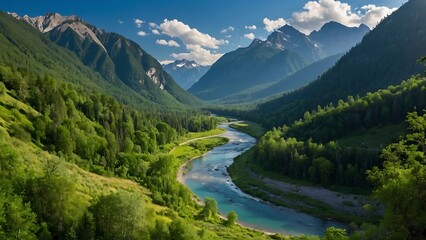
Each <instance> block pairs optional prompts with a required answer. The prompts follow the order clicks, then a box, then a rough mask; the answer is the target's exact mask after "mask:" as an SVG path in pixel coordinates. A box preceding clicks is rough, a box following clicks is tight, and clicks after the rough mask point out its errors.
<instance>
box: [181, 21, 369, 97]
mask: <svg viewBox="0 0 426 240" xmlns="http://www.w3.org/2000/svg"><path fill="white" fill-rule="evenodd" d="M368 30H369V29H368V27H366V26H365V25H361V26H360V27H358V28H350V27H346V26H344V25H341V24H338V23H335V22H330V23H328V24H326V25H324V26H323V28H321V29H320V30H319V31H317V32H313V33H312V34H311V35H310V36H306V35H305V34H303V33H301V32H299V31H298V30H296V29H295V28H293V27H291V26H289V25H285V26H283V27H282V28H280V29H277V30H275V31H274V32H273V33H272V34H271V35H270V36H269V37H268V38H267V39H266V40H265V41H262V40H259V39H255V40H254V41H253V42H252V43H251V44H250V46H248V47H245V48H239V49H237V50H235V51H233V52H230V53H227V54H225V55H224V56H222V57H221V58H220V59H219V60H218V61H217V62H216V63H215V64H213V66H212V67H211V68H210V70H209V71H208V72H207V73H206V74H205V75H204V76H203V77H202V78H201V79H200V81H198V82H197V83H196V84H194V85H193V86H192V87H191V88H190V89H189V92H191V93H192V94H194V95H195V96H197V97H199V98H201V99H204V100H208V101H213V100H214V101H220V102H225V103H226V102H227V100H226V99H233V100H232V102H234V103H238V102H244V101H245V100H247V98H242V99H240V101H239V100H238V98H237V97H230V96H238V95H239V94H244V93H247V92H256V91H257V90H260V89H261V88H262V86H263V88H264V87H265V85H270V84H272V83H276V82H278V81H280V80H283V79H285V78H287V77H289V76H290V75H292V74H294V73H296V72H298V71H300V70H302V69H303V68H305V67H307V66H309V65H311V64H312V63H315V62H317V61H320V60H322V59H324V58H326V57H327V56H333V55H337V54H339V53H344V52H346V51H348V50H349V49H350V48H351V47H353V46H354V45H356V43H358V42H360V41H361V39H362V37H363V36H364V34H365V33H367V32H368ZM326 63H329V65H326V66H325V69H324V67H322V68H318V69H321V70H322V71H326V70H327V69H328V68H329V67H331V66H333V64H334V63H335V62H333V61H326ZM322 66H324V65H322ZM315 73H318V75H320V74H322V73H323V72H318V71H315ZM316 77H317V76H315V77H310V79H308V80H306V79H302V80H301V82H303V83H305V84H307V83H309V82H310V81H313V80H315V78H316ZM294 86H297V87H301V86H303V85H300V84H296V85H294ZM288 89H292V88H291V87H285V86H284V87H282V88H281V90H282V91H285V90H288Z"/></svg>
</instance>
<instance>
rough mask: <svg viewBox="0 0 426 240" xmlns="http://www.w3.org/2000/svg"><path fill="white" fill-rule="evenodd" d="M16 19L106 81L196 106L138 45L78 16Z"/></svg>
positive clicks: (159, 98) (153, 98)
mask: <svg viewBox="0 0 426 240" xmlns="http://www.w3.org/2000/svg"><path fill="white" fill-rule="evenodd" d="M15 17H16V16H15ZM16 18H18V19H21V20H23V21H25V22H27V23H29V24H30V25H31V26H33V27H35V28H36V29H38V30H39V31H40V32H42V33H43V34H45V35H46V36H47V37H48V38H49V39H50V40H51V41H53V42H54V43H56V44H58V45H59V46H61V47H65V48H67V49H69V50H71V51H72V52H74V53H75V54H76V55H77V56H78V57H79V58H80V59H81V61H83V63H84V64H85V65H87V66H89V67H91V68H92V69H94V70H95V71H97V72H99V73H100V74H101V75H102V76H103V77H105V78H106V79H107V80H109V81H111V82H117V81H121V82H123V83H124V84H126V85H127V86H129V87H130V88H132V89H133V90H134V91H136V92H138V93H139V94H141V95H142V96H144V97H145V98H147V99H150V100H151V101H154V102H164V101H165V99H167V98H169V96H168V95H170V96H172V97H173V98H175V99H176V100H177V101H178V102H180V103H182V104H185V105H197V103H198V102H199V100H198V99H196V98H195V97H194V96H192V95H191V94H189V93H187V92H186V91H184V90H183V89H181V88H180V87H179V85H178V84H176V83H175V81H174V80H173V79H172V77H171V76H170V75H169V74H168V73H166V72H165V71H164V69H163V68H162V66H161V64H160V63H159V62H158V61H157V60H156V59H155V58H153V57H152V56H151V55H149V54H148V53H147V52H145V51H144V50H143V49H142V48H141V47H140V46H139V45H138V44H137V43H135V42H133V41H131V40H129V39H127V38H125V37H123V36H121V35H119V34H117V33H108V32H106V31H104V30H102V29H99V28H97V27H96V26H93V25H91V24H90V23H87V22H86V21H84V20H83V19H81V18H79V17H77V16H61V15H60V14H58V13H48V14H46V15H44V16H38V17H34V18H30V17H28V16H24V17H19V16H18V17H16Z"/></svg>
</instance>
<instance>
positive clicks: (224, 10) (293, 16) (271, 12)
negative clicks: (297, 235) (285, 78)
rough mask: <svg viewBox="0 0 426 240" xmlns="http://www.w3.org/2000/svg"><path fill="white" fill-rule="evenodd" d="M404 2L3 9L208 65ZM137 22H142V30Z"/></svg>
mask: <svg viewBox="0 0 426 240" xmlns="http://www.w3.org/2000/svg"><path fill="white" fill-rule="evenodd" d="M406 1H407V0H341V1H336V0H312V1H310V2H308V1H306V0H185V1H183V0H129V1H127V0H121V1H105V0H104V1H100V0H91V1H87V0H85V1H83V0H61V1H52V0H2V1H1V2H0V9H1V10H2V11H7V12H16V13H18V14H19V15H21V16H22V15H25V14H27V15H29V16H39V15H44V14H45V13H47V12H58V13H60V14H61V15H65V16H67V15H78V16H80V17H82V18H83V19H85V20H86V21H88V22H89V23H91V24H93V25H95V26H97V27H100V28H102V29H105V30H106V31H109V32H117V33H119V34H122V35H124V36H126V37H128V38H130V39H132V40H134V41H135V42H137V43H138V44H140V45H141V46H142V48H143V49H145V50H146V51H147V52H149V53H150V54H151V55H153V56H154V57H156V58H157V59H158V60H160V61H163V60H175V59H179V58H189V59H190V60H196V61H197V62H199V63H201V64H203V65H209V64H212V63H213V62H214V61H215V60H216V59H217V58H219V57H220V56H221V55H222V54H223V53H226V52H229V51H232V50H235V49H236V48H238V47H240V46H243V47H244V46H247V45H249V44H250V43H251V41H252V39H253V37H255V38H260V39H263V38H266V37H267V36H268V35H269V34H270V32H271V31H273V30H274V29H275V28H277V27H279V26H282V25H283V24H291V25H293V26H294V27H296V28H297V29H299V30H300V31H303V32H305V33H309V32H310V31H312V30H314V29H318V28H320V27H321V26H322V24H323V23H324V22H327V21H330V20H334V21H338V22H341V23H342V24H345V25H349V26H357V25H359V24H360V23H364V24H367V25H369V26H370V27H374V25H375V24H376V23H377V21H379V20H380V19H379V18H382V17H383V16H385V15H387V14H389V13H391V12H392V11H393V10H395V9H396V8H398V7H400V6H401V5H402V4H403V3H405V2H406ZM349 9H350V11H349ZM137 19H139V20H141V21H142V23H141V24H140V25H139V27H138V26H137V23H140V22H136V20H137ZM165 19H167V21H165ZM135 22H136V23H135ZM150 23H151V24H150ZM253 25H254V26H256V29H254V27H253ZM138 33H139V35H138Z"/></svg>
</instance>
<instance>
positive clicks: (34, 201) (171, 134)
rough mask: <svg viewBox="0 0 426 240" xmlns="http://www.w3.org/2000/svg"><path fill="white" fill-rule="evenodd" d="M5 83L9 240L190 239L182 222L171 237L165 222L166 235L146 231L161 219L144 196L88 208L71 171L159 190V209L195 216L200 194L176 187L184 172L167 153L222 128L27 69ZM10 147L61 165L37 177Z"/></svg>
mask: <svg viewBox="0 0 426 240" xmlns="http://www.w3.org/2000/svg"><path fill="white" fill-rule="evenodd" d="M0 80H1V81H0V98H1V105H0V120H1V121H0V130H1V132H2V134H1V135H2V137H1V139H0V140H1V145H0V148H1V151H0V155H1V156H0V158H1V161H0V162H1V167H0V169H1V178H2V181H1V189H2V195H1V196H0V199H1V200H0V203H1V205H0V206H2V208H0V209H1V211H2V212H1V213H2V214H1V218H0V226H1V228H0V229H1V231H0V235H1V236H2V238H3V239H12V238H13V239H99V238H100V239H148V238H149V236H150V235H153V236H155V235H156V234H157V235H158V234H160V235H162V234H165V233H164V232H160V231H166V232H167V234H174V235H175V234H176V235H177V236H179V234H181V235H182V234H183V235H184V234H192V233H187V231H190V228H188V226H187V225H186V224H187V223H186V222H182V220H179V218H176V219H177V220H176V221H177V222H176V223H175V222H173V223H172V224H171V225H170V229H168V228H169V227H168V225H169V224H167V223H165V222H164V221H160V220H161V219H160V220H159V221H157V225H158V226H157V225H155V222H154V223H153V222H151V221H150V220H149V221H148V219H151V218H153V217H154V216H155V215H156V214H155V213H154V211H153V209H152V207H147V206H146V204H145V203H146V202H147V201H148V200H147V198H146V196H140V195H138V194H135V193H131V192H130V193H129V192H120V191H119V192H116V193H112V194H106V195H101V196H99V198H98V199H97V200H96V201H93V202H92V203H91V204H89V205H87V203H86V202H85V201H82V200H81V199H80V197H78V194H79V192H78V191H77V190H76V189H77V188H78V187H79V186H78V185H77V184H76V183H75V182H74V179H73V178H72V177H70V175H69V174H66V173H65V170H64V169H63V168H64V167H63V165H64V164H65V163H64V162H67V163H75V164H77V165H78V166H80V167H81V168H82V169H86V170H89V171H91V172H94V173H97V174H100V175H104V176H108V177H112V176H118V177H122V178H129V179H132V180H134V181H136V182H138V183H139V184H141V185H142V186H145V187H147V188H148V189H150V190H151V192H152V199H153V200H152V201H153V202H154V203H156V204H160V205H163V206H167V207H170V208H171V209H174V210H176V211H179V212H181V213H182V214H185V215H186V214H192V212H191V211H194V210H193V209H194V207H195V206H194V203H193V201H192V194H191V193H190V191H189V190H188V189H187V188H186V187H184V186H183V185H181V184H179V183H178V182H177V181H176V179H175V175H176V169H177V166H178V165H179V162H178V161H177V160H176V159H174V158H173V157H172V156H171V155H168V154H166V153H167V152H165V151H164V150H163V147H164V146H166V145H167V144H169V143H172V142H174V141H175V140H176V139H177V138H178V137H179V136H182V135H184V134H185V133H187V132H188V131H205V130H210V129H212V128H215V127H216V126H217V123H218V120H217V119H216V118H212V117H209V116H207V115H203V114H201V113H197V112H191V111H187V112H180V113H170V114H165V113H161V114H160V113H156V112H152V111H151V112H148V111H147V112H142V111H138V110H135V109H133V108H130V107H128V106H125V105H123V104H120V103H119V102H117V101H116V100H115V99H113V98H112V97H109V96H107V95H104V94H102V93H99V92H96V91H92V90H86V89H84V88H82V87H79V86H77V85H74V84H72V83H64V82H58V81H56V80H55V79H54V78H52V77H51V76H48V75H45V76H39V75H37V74H33V73H32V72H31V71H28V70H26V69H16V68H11V67H5V66H3V67H0ZM10 142H17V143H15V144H19V147H20V148H23V149H25V147H22V145H24V146H29V147H28V148H29V149H33V148H36V149H39V150H37V151H38V152H40V151H41V150H44V151H45V153H46V154H45V155H48V154H47V153H51V154H54V155H56V156H58V157H59V159H58V158H54V159H57V160H48V161H45V163H44V164H42V165H43V166H42V167H40V169H39V170H40V171H39V172H38V173H34V172H33V173H31V170H30V169H31V168H36V167H35V166H26V164H28V163H25V161H31V162H34V161H35V160H34V159H31V158H30V157H29V156H28V155H26V154H23V155H24V156H22V154H20V153H19V152H18V151H17V150H15V148H16V147H14V145H12V143H10ZM39 154H40V153H37V155H39ZM50 158H51V157H50ZM36 159H37V158H36ZM24 169H25V171H24ZM26 171H30V172H26ZM94 190H95V189H94ZM91 191H93V190H91ZM85 206H86V207H87V208H86V207H85ZM84 209H86V210H84ZM215 213H216V212H215ZM164 228H166V230H165V229H164ZM169 230H170V233H169ZM173 231H180V232H179V233H173ZM189 236H191V235H189ZM192 236H193V237H195V236H196V234H195V235H192ZM153 239H159V238H153ZM183 239H191V238H190V237H184V238H183Z"/></svg>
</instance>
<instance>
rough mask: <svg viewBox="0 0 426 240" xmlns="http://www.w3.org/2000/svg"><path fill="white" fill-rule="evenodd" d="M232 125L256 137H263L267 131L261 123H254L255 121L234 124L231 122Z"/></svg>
mask: <svg viewBox="0 0 426 240" xmlns="http://www.w3.org/2000/svg"><path fill="white" fill-rule="evenodd" d="M230 127H232V128H234V129H236V130H238V131H241V132H244V133H247V134H248V135H250V136H252V137H254V138H256V139H259V138H261V137H262V136H263V134H265V132H266V131H265V129H264V128H263V127H262V126H261V125H259V124H257V123H253V122H242V123H234V124H231V125H230Z"/></svg>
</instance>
